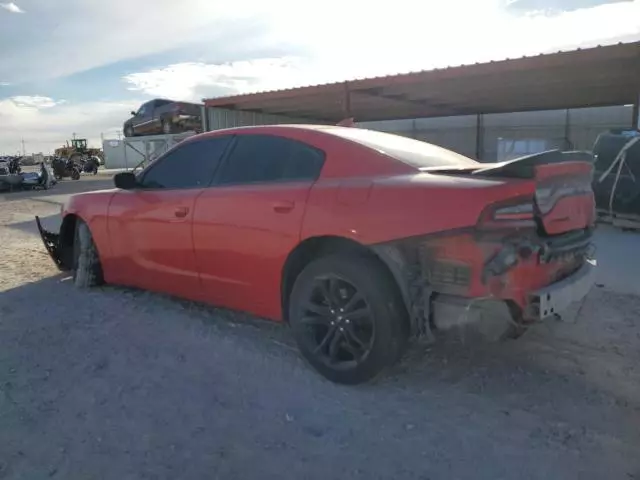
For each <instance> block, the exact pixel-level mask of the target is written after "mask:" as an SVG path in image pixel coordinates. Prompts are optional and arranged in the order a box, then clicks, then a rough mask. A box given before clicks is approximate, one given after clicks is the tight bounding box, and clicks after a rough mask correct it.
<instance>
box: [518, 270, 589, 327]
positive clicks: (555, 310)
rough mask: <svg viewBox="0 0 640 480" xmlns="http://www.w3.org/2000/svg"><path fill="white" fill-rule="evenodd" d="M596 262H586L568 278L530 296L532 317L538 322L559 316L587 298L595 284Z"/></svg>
mask: <svg viewBox="0 0 640 480" xmlns="http://www.w3.org/2000/svg"><path fill="white" fill-rule="evenodd" d="M595 270H596V261H595V260H588V261H586V262H585V263H584V264H583V265H582V267H581V268H580V269H579V270H578V271H577V272H575V273H573V274H572V275H570V276H569V277H567V278H565V279H564V280H560V281H559V282H556V283H552V284H551V285H548V286H547V287H544V288H542V289H540V290H537V291H536V292H533V293H532V294H531V297H530V298H531V303H530V305H531V307H532V309H533V312H531V313H532V315H533V316H534V318H536V319H538V320H544V319H546V318H548V317H553V316H557V315H561V314H562V313H563V312H565V311H566V310H567V309H568V308H570V307H571V306H572V305H573V304H575V303H577V302H580V301H582V300H583V299H584V297H586V296H587V294H588V293H589V291H590V290H591V287H592V286H593V284H594V282H595Z"/></svg>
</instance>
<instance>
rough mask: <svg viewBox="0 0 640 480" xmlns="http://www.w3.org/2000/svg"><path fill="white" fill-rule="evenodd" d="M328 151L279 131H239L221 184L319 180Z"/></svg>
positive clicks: (221, 178) (223, 172) (220, 181)
mask: <svg viewBox="0 0 640 480" xmlns="http://www.w3.org/2000/svg"><path fill="white" fill-rule="evenodd" d="M323 163H324V153H323V152H322V151H320V150H318V149H316V148H314V147H312V146H310V145H307V144H305V143H303V142H299V141H297V140H292V139H289V138H284V137H278V136H275V135H238V136H237V137H236V144H235V146H234V148H233V150H232V151H231V154H230V155H229V158H228V159H227V161H226V162H225V165H224V167H223V171H222V173H221V175H220V180H219V182H218V183H219V184H222V185H232V184H250V183H270V182H278V181H292V180H315V179H317V178H318V175H320V170H321V169H322V165H323Z"/></svg>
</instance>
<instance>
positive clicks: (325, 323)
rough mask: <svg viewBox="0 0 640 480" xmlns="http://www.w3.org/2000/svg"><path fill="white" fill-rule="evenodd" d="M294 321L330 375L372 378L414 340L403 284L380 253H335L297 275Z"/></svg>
mask: <svg viewBox="0 0 640 480" xmlns="http://www.w3.org/2000/svg"><path fill="white" fill-rule="evenodd" d="M289 324H290V326H291V329H292V332H293V336H294V338H295V340H296V342H297V344H298V348H299V349H300V352H301V354H302V356H303V357H304V358H305V360H306V361H307V362H308V363H309V364H310V365H311V366H312V367H313V368H314V369H316V370H317V371H318V372H319V373H320V374H321V375H322V376H324V377H325V378H327V379H328V380H330V381H332V382H335V383H339V384H346V385H356V384H360V383H364V382H368V381H370V380H372V379H374V378H375V377H376V376H378V375H379V374H380V373H381V372H382V371H383V370H384V369H385V368H387V367H389V366H391V365H393V364H394V363H396V362H397V361H398V360H399V359H400V358H401V356H402V354H403V353H404V351H405V349H406V346H407V341H408V334H409V332H408V321H407V316H406V311H405V309H404V305H403V303H402V300H401V297H400V294H399V292H398V288H397V286H396V285H395V283H394V281H393V280H392V279H391V278H390V276H389V274H388V272H387V271H386V270H385V268H384V267H383V266H382V265H381V264H380V263H379V261H378V260H377V259H375V258H372V257H369V256H366V255H342V254H337V255H331V256H327V257H323V258H320V259H318V260H315V261H313V262H312V263H310V264H309V265H307V267H305V268H304V270H303V271H302V272H301V273H300V275H299V276H298V278H297V279H296V281H295V284H294V286H293V290H292V292H291V297H290V302H289Z"/></svg>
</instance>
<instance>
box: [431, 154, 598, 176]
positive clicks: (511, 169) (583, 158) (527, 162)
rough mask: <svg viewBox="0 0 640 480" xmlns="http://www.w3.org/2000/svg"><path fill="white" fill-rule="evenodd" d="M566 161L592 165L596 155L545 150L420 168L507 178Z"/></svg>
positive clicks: (449, 173) (447, 172)
mask: <svg viewBox="0 0 640 480" xmlns="http://www.w3.org/2000/svg"><path fill="white" fill-rule="evenodd" d="M565 162H586V163H589V164H591V165H593V163H594V156H593V154H592V153H591V152H587V151H567V152H563V151H562V150H547V151H545V152H540V153H534V154H533V155H526V156H524V157H518V158H515V159H513V160H507V161H505V162H498V163H478V164H477V165H474V166H469V165H461V166H459V167H455V166H443V167H426V168H421V169H420V170H421V171H423V172H427V173H435V174H437V173H440V174H443V175H452V174H456V173H457V174H466V175H481V176H483V177H503V178H504V177H506V178H522V179H533V178H536V167H540V166H542V165H552V164H558V163H565Z"/></svg>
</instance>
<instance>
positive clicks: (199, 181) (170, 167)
mask: <svg viewBox="0 0 640 480" xmlns="http://www.w3.org/2000/svg"><path fill="white" fill-rule="evenodd" d="M231 138H232V137H231V136H226V137H216V138H207V139H204V140H197V141H191V142H189V141H186V142H185V143H184V144H181V145H178V146H177V147H176V148H175V149H173V150H171V151H170V152H168V153H167V154H165V155H164V156H163V157H161V158H159V159H158V160H156V161H155V162H154V163H153V164H152V165H151V166H150V167H149V170H148V171H146V172H144V174H143V175H142V179H141V184H142V188H150V189H179V188H204V187H207V186H208V185H209V183H210V182H211V179H212V178H213V174H214V173H215V171H216V168H217V167H218V165H219V164H220V159H221V158H222V155H223V154H224V152H225V150H226V148H227V146H228V145H229V142H230V141H231Z"/></svg>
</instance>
